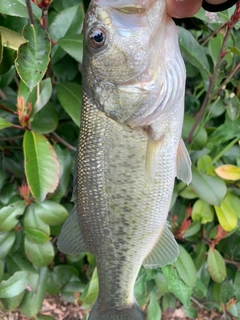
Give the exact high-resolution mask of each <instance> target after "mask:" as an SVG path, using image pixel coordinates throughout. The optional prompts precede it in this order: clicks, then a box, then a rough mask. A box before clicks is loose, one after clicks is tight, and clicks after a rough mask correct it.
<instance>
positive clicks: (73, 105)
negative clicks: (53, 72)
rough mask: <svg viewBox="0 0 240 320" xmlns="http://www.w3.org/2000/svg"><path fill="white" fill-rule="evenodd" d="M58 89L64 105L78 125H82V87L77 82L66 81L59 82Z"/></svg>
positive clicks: (59, 97)
mask: <svg viewBox="0 0 240 320" xmlns="http://www.w3.org/2000/svg"><path fill="white" fill-rule="evenodd" d="M56 89H57V96H58V99H59V101H60V103H61V105H62V107H63V108H64V110H65V111H66V112H67V113H68V114H69V115H70V117H71V118H72V119H73V121H74V122H75V123H76V125H78V126H80V114H81V107H82V99H81V96H82V87H81V86H80V85H79V84H77V83H72V82H64V83H58V84H57V85H56Z"/></svg>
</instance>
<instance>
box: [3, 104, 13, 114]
mask: <svg viewBox="0 0 240 320" xmlns="http://www.w3.org/2000/svg"><path fill="white" fill-rule="evenodd" d="M0 109H3V110H5V111H7V112H9V113H13V114H15V112H14V111H13V110H11V109H9V108H7V107H5V106H3V105H2V104H0Z"/></svg>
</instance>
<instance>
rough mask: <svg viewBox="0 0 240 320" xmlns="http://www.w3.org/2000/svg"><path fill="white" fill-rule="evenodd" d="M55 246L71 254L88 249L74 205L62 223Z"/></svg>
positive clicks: (87, 250)
mask: <svg viewBox="0 0 240 320" xmlns="http://www.w3.org/2000/svg"><path fill="white" fill-rule="evenodd" d="M57 246H58V249H59V250H60V251H62V252H64V253H67V254H73V255H76V254H79V253H81V252H89V251H90V250H89V249H88V246H87V245H86V243H85V240H84V238H83V235H82V232H81V229H80V226H79V223H78V220H77V211H76V206H74V207H73V210H72V212H71V213H70V215H69V217H68V218H67V220H66V221H65V222H64V224H63V227H62V230H61V233H60V235H59V238H58V242H57Z"/></svg>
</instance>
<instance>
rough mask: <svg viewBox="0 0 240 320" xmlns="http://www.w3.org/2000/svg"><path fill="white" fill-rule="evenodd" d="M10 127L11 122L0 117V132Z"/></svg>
mask: <svg viewBox="0 0 240 320" xmlns="http://www.w3.org/2000/svg"><path fill="white" fill-rule="evenodd" d="M12 126H13V124H12V123H11V122H9V121H7V120H5V119H4V118H1V117H0V130H2V129H5V128H9V127H12Z"/></svg>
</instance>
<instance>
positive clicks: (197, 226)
mask: <svg viewBox="0 0 240 320" xmlns="http://www.w3.org/2000/svg"><path fill="white" fill-rule="evenodd" d="M200 230H201V223H200V221H193V222H192V223H191V224H190V226H189V228H188V229H187V231H186V232H185V233H184V235H183V238H184V239H186V238H189V237H192V236H194V235H196V234H197V233H198V232H199V231H200ZM188 240H189V239H188ZM189 241H190V240H189Z"/></svg>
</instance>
